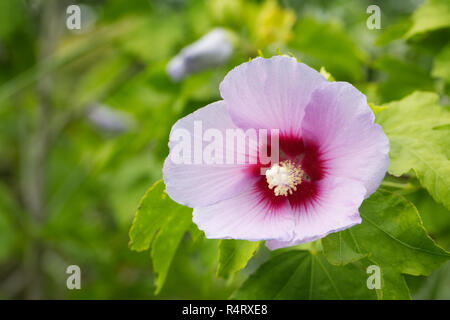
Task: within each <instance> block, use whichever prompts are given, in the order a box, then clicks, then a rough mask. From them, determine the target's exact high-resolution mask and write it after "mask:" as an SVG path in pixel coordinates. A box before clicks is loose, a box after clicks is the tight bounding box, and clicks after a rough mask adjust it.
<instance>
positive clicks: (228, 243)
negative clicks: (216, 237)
mask: <svg viewBox="0 0 450 320" xmlns="http://www.w3.org/2000/svg"><path fill="white" fill-rule="evenodd" d="M259 244H260V242H259V241H256V242H253V241H246V240H220V242H219V264H218V266H217V276H218V277H222V278H229V277H230V276H233V275H234V274H235V273H236V272H238V271H239V270H241V269H243V268H244V267H245V266H246V265H247V262H248V261H249V260H250V259H251V258H252V257H253V255H254V254H255V253H256V251H257V250H258V247H259Z"/></svg>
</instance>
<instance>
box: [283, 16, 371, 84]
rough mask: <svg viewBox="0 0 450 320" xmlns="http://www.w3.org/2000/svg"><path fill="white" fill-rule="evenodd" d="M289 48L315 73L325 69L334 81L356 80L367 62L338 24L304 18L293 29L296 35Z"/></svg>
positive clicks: (363, 53) (360, 50) (362, 53)
mask: <svg viewBox="0 0 450 320" xmlns="http://www.w3.org/2000/svg"><path fill="white" fill-rule="evenodd" d="M317 39H320V41H317ZM289 46H290V47H291V48H293V49H294V50H295V51H296V52H297V53H298V56H299V58H300V59H301V61H302V62H305V63H307V64H308V65H310V66H311V67H314V68H316V69H317V70H318V69H320V67H321V66H326V68H327V71H328V72H330V73H331V74H332V75H333V76H334V77H335V78H336V79H342V80H352V81H356V80H361V79H362V77H363V73H362V70H363V68H362V63H363V62H364V61H365V60H366V53H365V52H364V51H362V49H361V48H360V47H359V46H358V45H357V43H356V42H354V41H353V39H352V38H350V37H349V36H348V33H347V32H346V30H345V29H344V28H343V27H342V26H341V25H340V24H336V23H323V22H319V21H316V20H315V19H313V18H310V17H303V18H302V19H301V20H299V21H298V23H297V25H296V26H295V35H294V38H293V39H292V41H291V42H290V43H289ZM330 52H333V54H330Z"/></svg>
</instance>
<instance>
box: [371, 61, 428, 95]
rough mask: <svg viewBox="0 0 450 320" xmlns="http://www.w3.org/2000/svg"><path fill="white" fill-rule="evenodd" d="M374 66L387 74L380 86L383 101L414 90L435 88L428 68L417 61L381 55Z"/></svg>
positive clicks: (378, 90) (379, 92)
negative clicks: (406, 60)
mask: <svg viewBox="0 0 450 320" xmlns="http://www.w3.org/2000/svg"><path fill="white" fill-rule="evenodd" d="M373 67H374V68H375V69H377V70H380V71H382V72H383V73H385V74H386V75H387V77H386V79H384V80H382V81H381V82H380V84H379V86H378V89H377V93H378V94H379V95H380V96H381V97H382V99H383V100H382V101H392V100H395V99H401V98H403V97H404V96H406V95H408V94H411V93H412V92H414V90H434V86H433V79H432V78H431V77H430V75H429V72H428V70H426V69H424V68H423V67H422V66H421V65H420V64H419V63H417V61H408V62H405V61H402V60H400V59H396V58H393V57H391V56H380V57H378V58H377V59H376V61H375V62H374V63H373Z"/></svg>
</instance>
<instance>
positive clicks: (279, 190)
mask: <svg viewBox="0 0 450 320" xmlns="http://www.w3.org/2000/svg"><path fill="white" fill-rule="evenodd" d="M302 177H303V170H302V169H301V167H300V165H295V164H294V163H292V162H291V161H290V160H286V161H282V162H280V163H277V164H274V165H273V166H272V167H271V168H270V169H269V170H267V171H266V180H267V183H268V184H269V189H273V191H274V193H275V195H276V196H287V195H288V193H289V194H292V193H293V192H294V191H296V190H297V185H299V184H300V183H302Z"/></svg>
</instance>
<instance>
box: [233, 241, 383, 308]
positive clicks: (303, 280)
mask: <svg viewBox="0 0 450 320" xmlns="http://www.w3.org/2000/svg"><path fill="white" fill-rule="evenodd" d="M367 278H368V275H367V273H366V267H365V264H363V263H361V262H356V263H352V264H347V265H346V266H341V267H338V266H334V265H332V264H330V263H328V261H327V260H326V259H325V258H324V257H323V255H322V254H311V253H310V252H309V251H299V250H291V251H288V252H285V253H282V254H279V255H276V256H274V257H273V258H272V259H270V260H269V261H268V262H266V263H265V264H263V265H262V266H261V267H260V268H259V269H258V270H257V271H256V272H255V273H254V274H252V275H251V276H250V277H249V278H248V279H247V281H245V282H244V284H243V285H242V287H241V288H239V289H238V290H237V291H236V292H235V293H234V295H233V296H232V298H233V299H287V300H291V299H376V297H377V295H376V292H375V290H369V289H368V287H367Z"/></svg>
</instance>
